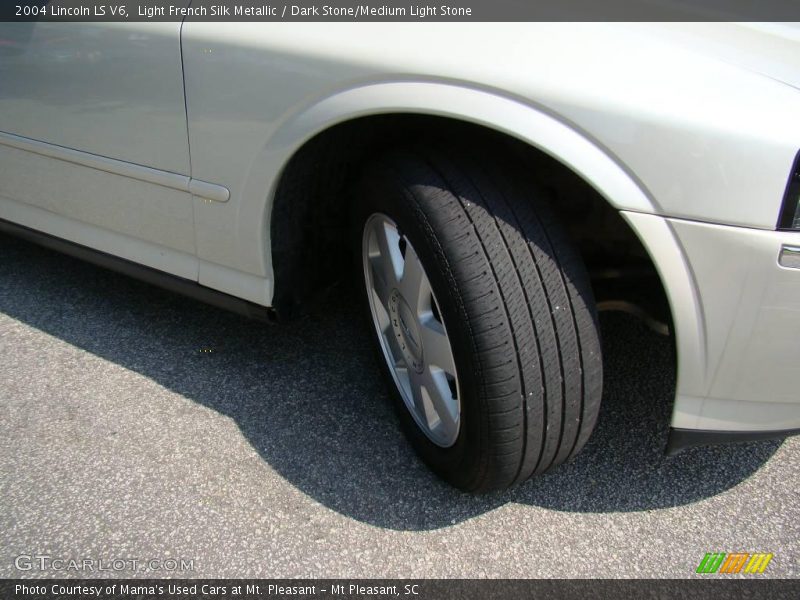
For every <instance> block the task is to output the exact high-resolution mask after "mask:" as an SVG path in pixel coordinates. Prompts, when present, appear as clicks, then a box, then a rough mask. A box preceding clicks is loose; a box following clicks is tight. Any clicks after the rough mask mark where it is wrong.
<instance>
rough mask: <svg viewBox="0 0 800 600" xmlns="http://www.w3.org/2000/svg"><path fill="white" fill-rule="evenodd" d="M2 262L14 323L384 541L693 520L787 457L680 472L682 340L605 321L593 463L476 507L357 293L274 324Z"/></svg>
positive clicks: (65, 272) (11, 248) (22, 253)
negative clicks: (396, 393) (502, 512)
mask: <svg viewBox="0 0 800 600" xmlns="http://www.w3.org/2000/svg"><path fill="white" fill-rule="evenodd" d="M0 257H2V260H0V312H3V313H5V314H6V315H8V316H10V317H12V318H14V319H17V320H19V321H21V322H23V323H25V324H27V325H29V326H32V327H35V328H37V329H39V330H41V331H43V332H45V333H47V334H49V335H52V336H55V337H57V338H60V339H62V340H64V341H65V342H68V343H69V344H72V345H74V346H76V347H79V348H81V349H83V350H85V351H87V352H90V353H92V354H95V355H97V356H99V357H102V358H104V359H106V360H109V361H112V362H114V363H116V364H118V365H120V366H122V367H124V368H126V369H130V370H132V371H135V372H137V373H140V374H142V375H144V376H146V377H148V378H150V379H152V380H154V381H156V382H157V383H159V384H160V385H162V386H164V387H165V388H167V389H169V390H172V391H174V392H176V393H178V394H181V395H182V396H184V397H186V398H188V399H190V400H192V401H194V402H197V403H199V404H201V405H204V406H206V407H209V408H211V409H213V410H215V411H217V412H219V413H221V414H224V415H227V416H229V417H230V418H232V419H233V420H234V421H235V422H236V424H237V425H238V427H239V429H240V430H241V432H242V434H243V435H244V436H245V438H246V439H247V440H248V441H249V443H250V444H251V445H252V447H253V448H254V449H256V450H257V451H258V453H259V454H260V455H261V457H263V459H264V460H265V461H266V462H267V463H268V464H269V465H270V466H271V467H272V468H273V469H275V470H276V471H277V472H278V473H280V474H281V475H282V476H283V477H284V478H285V479H286V480H287V481H288V482H290V483H291V484H293V485H294V486H296V487H297V488H298V489H300V490H302V491H303V492H304V493H306V494H307V495H308V496H310V497H311V498H313V499H314V500H316V501H318V502H320V503H322V504H323V505H325V506H327V507H329V508H331V509H332V510H335V511H338V512H339V513H341V514H343V515H346V516H348V517H351V518H353V519H356V520H358V521H362V522H365V523H369V524H371V525H375V526H379V527H385V528H390V529H396V530H429V529H436V528H440V527H445V526H449V525H452V524H455V523H458V522H461V521H464V520H466V519H469V518H471V517H475V516H478V515H481V514H483V513H485V512H487V511H490V510H492V509H494V508H497V507H499V506H502V505H504V504H506V503H509V502H515V503H521V504H529V505H534V506H539V507H545V508H548V509H552V510H557V511H576V512H591V513H599V512H619V511H642V510H650V509H657V508H667V507H672V506H680V505H684V504H688V503H691V502H696V501H698V500H702V499H704V498H708V497H710V496H714V495H715V494H719V493H720V492H723V491H725V490H727V489H730V488H731V487H733V486H735V485H737V484H738V483H740V482H742V481H743V480H745V479H746V478H747V477H749V476H750V475H751V474H753V473H754V472H755V471H756V470H757V469H759V468H760V467H761V466H762V465H763V464H764V462H765V461H766V460H767V459H769V457H770V456H771V455H772V454H773V453H774V452H775V450H776V449H777V448H778V447H779V446H780V442H755V443H748V444H737V445H731V446H725V447H717V448H698V449H693V450H688V451H685V452H683V453H682V454H679V455H678V456H676V457H672V458H667V457H665V456H664V454H663V449H664V445H665V443H666V435H667V424H668V421H669V414H670V410H671V403H672V395H673V392H674V387H675V369H674V359H673V354H672V352H673V351H672V344H671V341H670V340H669V339H668V338H665V337H661V336H658V335H656V334H654V333H652V332H650V331H649V330H647V329H646V328H644V327H643V326H642V325H641V324H640V323H639V322H638V321H637V320H635V319H633V318H632V317H629V316H627V315H623V314H614V313H606V314H604V315H603V316H602V318H601V327H602V335H603V339H604V352H605V364H606V367H607V368H606V382H605V392H604V400H603V407H602V410H601V414H600V419H599V422H598V425H597V429H596V430H595V433H594V434H593V436H592V438H591V439H590V441H589V443H588V445H587V446H586V448H585V449H584V450H583V452H581V453H580V454H579V455H578V456H577V457H576V458H575V459H574V460H573V461H572V462H570V463H569V464H566V465H563V466H561V467H560V468H558V469H557V470H556V471H555V472H553V473H552V474H549V475H545V476H543V477H540V478H537V479H534V480H532V481H529V482H527V483H525V484H523V485H521V486H518V487H517V488H515V489H512V490H510V491H505V492H497V493H492V494H487V495H482V496H473V495H469V494H465V493H461V492H458V491H457V490H454V489H453V488H451V487H449V486H448V485H446V484H444V483H442V482H441V481H439V480H438V479H437V478H436V477H435V476H433V475H431V474H430V472H429V471H428V470H427V469H426V467H425V466H424V465H423V464H422V463H421V462H420V461H419V460H418V459H417V458H416V456H415V455H414V453H413V452H412V451H411V450H410V448H409V447H408V445H407V444H406V442H405V440H404V439H403V436H402V434H401V433H400V431H399V425H398V420H397V418H396V417H395V415H394V413H393V411H392V408H391V406H390V402H389V399H388V397H387V394H386V391H385V388H384V384H383V381H382V379H381V378H380V376H379V373H378V368H377V362H376V360H375V358H373V354H372V348H371V342H370V339H369V331H368V329H367V327H366V326H365V324H364V323H363V321H362V320H361V318H360V315H359V314H358V309H357V308H356V306H355V305H356V304H357V303H356V302H354V301H353V293H352V292H351V291H350V290H348V289H346V288H345V287H342V288H339V289H334V290H332V291H331V292H330V293H328V294H327V295H326V297H325V298H324V299H322V300H321V301H320V302H319V303H317V304H316V305H315V307H314V309H313V310H312V312H311V313H310V314H308V315H306V316H304V317H302V318H300V319H298V320H296V321H293V322H291V323H286V324H278V325H268V324H262V323H258V322H253V321H250V320H247V319H245V318H242V317H239V316H237V315H234V314H229V313H227V312H225V311H222V310H219V309H216V308H213V307H209V306H206V305H203V304H200V303H197V302H194V301H192V300H189V299H186V298H183V297H181V296H178V295H175V294H172V293H169V292H165V291H163V290H160V289H157V288H154V287H152V286H150V285H147V284H144V283H141V282H138V281H136V280H133V279H130V278H128V277H125V276H122V275H118V274H116V273H112V272H110V271H106V270H103V269H100V268H96V267H94V266H92V265H89V264H86V263H83V262H81V261H78V260H75V259H72V258H70V257H67V256H63V255H60V254H57V253H54V252H51V251H49V250H45V249H43V248H40V247H38V246H34V245H32V244H29V243H27V242H22V241H19V240H16V239H14V238H11V237H7V236H4V235H2V236H0ZM89 434H90V433H89V432H87V435H89ZM198 435H202V432H198Z"/></svg>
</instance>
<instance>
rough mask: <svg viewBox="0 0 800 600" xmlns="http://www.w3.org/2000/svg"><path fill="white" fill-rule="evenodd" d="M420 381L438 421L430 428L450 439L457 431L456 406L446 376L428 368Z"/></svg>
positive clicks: (440, 371)
mask: <svg viewBox="0 0 800 600" xmlns="http://www.w3.org/2000/svg"><path fill="white" fill-rule="evenodd" d="M422 380H423V386H424V387H425V390H426V391H427V397H428V399H429V400H430V402H431V405H432V408H433V412H435V413H436V417H437V419H436V420H437V421H438V423H435V424H434V423H431V426H432V427H433V428H435V429H436V430H438V431H437V433H439V434H440V435H442V436H443V437H445V438H450V437H451V435H454V434H455V433H456V432H457V431H458V404H457V401H456V399H455V398H453V395H452V393H451V391H450V386H449V385H448V384H447V376H446V375H445V373H444V371H442V370H441V369H436V368H433V369H431V368H430V367H429V368H426V369H425V372H424V373H423V374H422ZM429 423H430V420H429Z"/></svg>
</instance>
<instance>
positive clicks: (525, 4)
mask: <svg viewBox="0 0 800 600" xmlns="http://www.w3.org/2000/svg"><path fill="white" fill-rule="evenodd" d="M183 19H190V20H201V21H265V22H280V21H300V22H302V21H323V22H325V21H329V22H371V21H451V22H459V21H461V22H469V21H472V22H489V21H529V22H530V21H629V22H630V21H800V1H798V0H466V1H461V0H459V1H458V2H456V1H455V0H454V1H452V2H448V1H442V0H406V1H397V0H382V1H378V2H368V1H360V0H294V1H292V2H271V1H268V0H191V1H190V0H130V1H128V0H115V1H104V0H2V1H0V21H20V22H24V21H28V22H30V21H82V22H91V21H101V22H102V21H115V22H126V21H130V22H146V21H180V20H183Z"/></svg>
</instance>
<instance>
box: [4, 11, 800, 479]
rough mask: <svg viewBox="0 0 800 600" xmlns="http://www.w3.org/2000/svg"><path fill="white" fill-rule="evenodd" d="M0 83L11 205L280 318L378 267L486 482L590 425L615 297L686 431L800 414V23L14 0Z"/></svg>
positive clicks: (414, 356)
mask: <svg viewBox="0 0 800 600" xmlns="http://www.w3.org/2000/svg"><path fill="white" fill-rule="evenodd" d="M185 4H186V5H187V6H188V2H185ZM0 82H1V83H0V231H4V232H6V233H11V234H14V235H20V236H23V237H26V238H28V239H31V240H34V241H36V242H38V243H42V244H45V245H47V246H50V247H52V248H56V249H59V250H61V251H64V252H68V253H71V254H74V255H77V256H79V257H82V258H85V259H87V260H91V261H94V262H96V263H99V264H102V265H105V266H107V267H111V268H115V269H119V270H122V271H123V272H126V273H129V274H131V275H133V276H137V277H141V278H144V279H145V280H148V281H151V282H154V283H158V284H161V285H164V286H167V287H169V288H171V289H174V290H176V291H178V292H182V293H186V294H190V295H193V296H195V297H197V298H200V299H202V300H205V301H207V302H211V303H214V304H217V305H220V306H224V307H226V308H229V309H231V310H235V311H238V312H240V313H244V314H247V315H250V316H253V317H256V318H265V319H274V318H281V319H286V318H289V317H291V316H292V315H293V314H298V313H299V312H300V311H302V310H303V307H304V306H307V305H308V303H309V302H311V301H313V300H315V299H318V298H319V297H320V293H321V292H323V291H326V290H328V291H327V293H330V291H329V290H330V284H331V283H332V282H334V281H336V280H340V279H344V278H347V277H350V276H353V275H355V277H356V278H357V281H358V286H359V296H360V298H361V300H363V305H364V307H363V308H364V315H365V317H366V318H367V319H369V322H370V327H371V330H372V331H374V340H375V346H376V350H377V352H378V355H379V357H380V363H381V366H382V368H383V370H384V374H385V375H386V379H387V384H388V385H389V386H390V387H391V389H392V391H393V395H394V397H395V401H396V404H397V408H398V411H399V414H400V419H401V422H402V425H403V427H404V429H405V430H406V433H407V435H408V438H409V440H410V442H411V444H413V446H414V448H415V449H416V450H417V452H418V453H419V454H420V456H421V457H422V458H423V459H424V460H425V461H426V462H427V464H429V465H430V467H431V468H432V469H433V470H435V471H436V472H437V473H439V474H440V475H441V476H442V477H443V478H445V479H446V480H447V481H449V482H451V483H452V484H453V485H455V486H458V487H459V488H462V489H465V490H471V491H480V490H487V489H492V488H502V487H506V486H509V485H512V484H514V483H517V482H521V481H524V480H526V479H528V478H529V477H531V476H532V475H536V474H540V473H544V472H546V471H548V470H549V469H552V468H554V467H555V466H557V465H558V464H560V463H563V462H564V461H566V460H569V459H570V457H572V456H573V455H575V454H576V453H577V452H578V451H579V450H580V449H581V448H582V447H583V446H584V444H585V443H586V441H587V439H588V438H589V435H590V434H591V432H592V428H593V426H594V424H595V421H596V419H597V415H598V410H599V405H600V400H601V394H602V373H603V363H602V356H601V346H600V340H599V336H598V326H597V316H596V315H597V311H598V310H603V309H622V310H627V311H630V312H633V313H636V314H638V315H640V316H642V317H643V318H644V319H646V321H647V323H648V324H650V326H651V327H653V328H655V329H657V330H658V331H661V332H662V333H665V334H666V335H669V336H671V337H672V339H673V340H674V346H675V352H676V357H677V368H678V379H677V389H676V394H675V403H674V411H673V415H672V422H671V426H672V430H671V434H670V440H669V444H668V448H667V450H668V451H669V452H676V451H679V450H681V449H682V448H685V447H688V446H692V445H697V444H705V443H713V442H719V441H726V440H741V439H755V438H763V437H781V436H785V435H788V434H790V433H795V432H797V431H798V429H800V393H798V389H799V387H798V386H800V364H799V363H798V357H800V171H799V170H798V169H800V163H799V162H798V149H800V27H798V26H797V25H789V24H740V25H737V24H727V23H707V24H669V23H661V24H613V25H612V24H591V23H585V24H535V23H531V24H523V23H517V24H511V23H506V24H475V23H371V24H370V26H369V27H364V26H361V25H359V24H357V23H267V22H263V23H207V22H200V21H193V20H192V19H191V18H189V19H186V20H184V21H183V22H179V21H175V22H161V23H156V22H150V23H55V22H41V21H40V22H28V23H4V24H0ZM320 460H324V459H322V458H321V459H320Z"/></svg>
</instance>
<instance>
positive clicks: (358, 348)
mask: <svg viewBox="0 0 800 600" xmlns="http://www.w3.org/2000/svg"><path fill="white" fill-rule="evenodd" d="M354 304H355V303H354V301H353V296H352V293H351V292H349V291H348V290H347V289H344V288H343V289H337V290H333V292H332V293H331V294H329V296H328V297H327V298H326V299H325V300H324V301H322V302H320V303H319V305H317V306H316V307H315V308H314V310H313V312H312V314H310V315H308V316H306V317H304V318H302V319H300V320H298V321H295V322H292V323H287V324H280V325H273V326H270V325H264V324H260V323H255V322H251V321H248V320H246V319H244V318H240V317H238V316H236V315H231V314H228V313H226V312H223V311H221V310H217V309H215V308H211V307H207V306H204V305H201V304H198V303H196V302H193V301H191V300H187V299H185V298H182V297H180V296H176V295H173V294H170V293H168V292H164V291H161V290H158V289H156V288H153V287H151V286H148V285H145V284H143V283H139V282H137V281H134V280H132V279H129V278H126V277H124V276H121V275H117V274H114V273H111V272H108V271H104V270H102V269H98V268H95V267H93V266H91V265H88V264H85V263H82V262H79V261H77V260H73V259H71V258H68V257H65V256H61V255H59V254H55V253H53V252H50V251H47V250H44V249H41V248H38V247H36V246H32V245H30V244H27V243H24V242H21V241H17V240H14V239H11V238H8V237H0V408H1V412H0V576H3V577H16V576H74V575H82V576H86V575H89V574H90V573H75V572H64V571H55V570H52V569H50V570H46V571H44V572H41V571H38V570H36V569H34V570H31V571H26V572H20V571H18V570H16V569H15V567H14V560H15V557H17V556H19V555H30V554H38V555H50V556H53V557H60V558H85V557H89V558H92V559H95V560H99V559H105V560H111V559H114V558H123V559H124V558H138V559H141V560H144V559H150V558H159V559H164V558H167V557H181V558H185V559H192V560H193V561H194V563H193V567H194V570H193V571H190V572H184V573H180V572H172V574H173V575H184V576H185V575H190V576H196V577H242V576H255V577H382V576H388V577H692V576H694V569H695V568H696V566H697V564H698V563H699V561H700V559H701V558H702V557H703V555H704V554H705V553H706V552H709V551H753V552H755V551H766V552H773V553H774V554H775V558H774V560H773V562H772V564H771V565H770V567H769V569H768V572H767V574H766V575H767V576H776V577H777V576H783V577H797V576H798V574H800V565H798V550H800V544H799V543H798V540H800V497H799V496H798V493H797V487H798V486H797V482H798V474H799V473H800V466H798V465H799V464H800V460H799V459H800V441H799V440H797V439H793V440H789V441H787V442H784V443H783V444H781V443H780V442H759V443H751V444H740V445H734V446H728V447H719V448H704V449H695V450H691V451H687V452H685V453H683V454H681V455H679V456H677V457H674V458H666V457H664V455H663V447H664V444H665V440H666V434H667V422H668V416H669V413H670V409H671V406H670V402H671V395H672V392H673V389H674V385H675V375H674V359H673V356H672V350H671V344H670V342H669V340H668V339H667V338H662V337H659V336H657V335H655V334H653V333H651V332H650V331H649V330H647V329H645V328H644V327H642V326H641V325H640V324H639V322H638V321H636V320H633V319H632V318H630V317H628V316H625V315H619V314H605V315H603V317H602V319H601V322H602V334H603V338H604V351H605V360H606V367H607V370H606V390H605V396H604V401H603V402H604V403H603V408H602V412H601V416H600V422H599V424H598V427H597V429H596V431H595V433H594V435H593V437H592V439H591V440H590V442H589V444H588V446H587V447H586V449H585V450H584V451H583V452H582V453H581V454H580V455H579V456H578V457H577V458H576V459H575V460H574V461H573V462H572V463H570V464H568V465H565V466H563V467H561V468H559V469H558V470H557V471H556V472H554V473H552V474H550V475H547V476H544V477H541V478H539V479H536V480H533V481H530V482H528V483H526V484H524V485H522V486H520V487H518V488H516V489H513V490H511V491H508V492H503V493H495V494H491V495H487V496H477V497H475V496H470V495H467V494H462V493H460V492H458V491H455V490H453V489H452V488H450V487H448V486H447V485H445V484H443V483H441V482H440V481H438V480H437V479H436V478H435V477H434V476H432V475H431V474H430V473H429V472H428V471H427V470H426V468H425V467H424V465H422V464H421V463H420V462H419V460H418V459H417V458H416V457H415V455H414V454H413V453H412V452H411V451H410V449H409V448H408V446H407V445H406V443H405V442H404V440H403V437H402V434H401V433H400V431H399V430H398V422H397V419H396V418H395V416H394V414H393V412H392V410H391V408H390V405H389V402H388V399H387V397H386V392H385V389H384V385H383V383H382V381H381V380H380V378H379V376H378V371H377V367H376V364H377V363H376V362H375V360H374V359H373V356H372V353H371V352H372V349H371V346H370V340H369V338H368V330H367V329H366V328H365V327H364V325H363V324H362V322H361V321H360V315H358V314H357V310H356V309H355V308H354ZM112 574H113V573H112V572H104V573H103V575H104V576H105V575H112ZM165 574H168V573H166V572H164V571H160V572H149V573H148V572H130V571H121V572H119V573H118V575H123V576H132V575H136V576H147V575H150V576H153V575H157V576H163V575H165Z"/></svg>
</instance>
